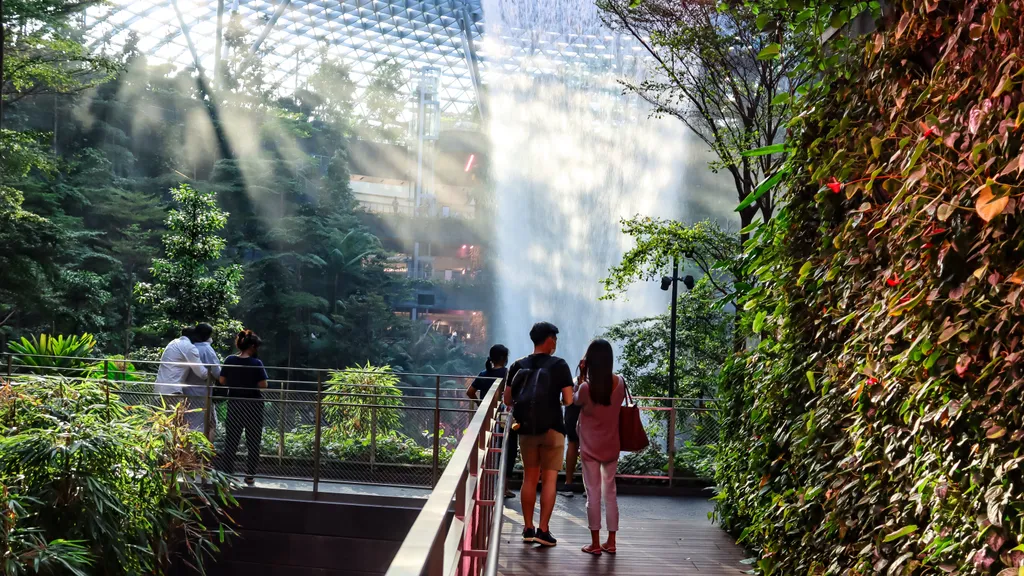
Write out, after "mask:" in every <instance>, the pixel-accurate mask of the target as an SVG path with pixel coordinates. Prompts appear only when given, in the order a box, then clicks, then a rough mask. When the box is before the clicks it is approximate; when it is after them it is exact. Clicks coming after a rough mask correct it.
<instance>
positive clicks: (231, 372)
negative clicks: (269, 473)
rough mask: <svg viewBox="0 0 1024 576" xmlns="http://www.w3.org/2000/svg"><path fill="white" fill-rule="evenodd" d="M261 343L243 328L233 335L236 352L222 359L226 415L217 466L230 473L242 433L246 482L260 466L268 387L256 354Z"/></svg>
mask: <svg viewBox="0 0 1024 576" xmlns="http://www.w3.org/2000/svg"><path fill="white" fill-rule="evenodd" d="M262 343H263V342H262V341H261V340H260V337H259V336H257V335H256V333H255V332H253V331H252V330H243V331H241V332H239V333H238V335H237V336H236V337H235V347H236V348H238V354H232V355H231V356H228V357H227V358H225V359H224V367H223V368H222V369H221V372H220V383H221V385H223V386H227V397H228V417H227V424H226V427H227V432H226V434H225V436H224V451H223V452H221V453H220V454H218V455H217V469H219V470H221V471H223V472H227V473H232V472H234V468H235V454H236V453H237V452H238V444H239V442H241V440H242V433H243V432H244V433H245V451H246V463H245V483H246V484H248V485H250V486H251V485H253V484H254V483H255V478H254V477H255V476H256V472H258V471H259V465H260V444H261V443H262V441H263V394H262V393H261V392H260V390H262V389H264V388H266V387H267V370H266V368H265V367H264V366H263V362H262V361H260V359H259V358H257V356H258V355H259V349H260V345H261V344H262Z"/></svg>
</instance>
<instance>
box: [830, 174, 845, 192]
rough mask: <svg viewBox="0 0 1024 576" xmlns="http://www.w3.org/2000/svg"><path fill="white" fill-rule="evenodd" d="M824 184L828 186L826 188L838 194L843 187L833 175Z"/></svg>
mask: <svg viewBox="0 0 1024 576" xmlns="http://www.w3.org/2000/svg"><path fill="white" fill-rule="evenodd" d="M826 186H828V189H829V190H831V191H832V192H834V193H836V194H839V191H840V190H842V189H843V183H842V182H840V181H838V180H836V177H835V176H833V177H832V178H831V179H830V180H829V181H828V184H826Z"/></svg>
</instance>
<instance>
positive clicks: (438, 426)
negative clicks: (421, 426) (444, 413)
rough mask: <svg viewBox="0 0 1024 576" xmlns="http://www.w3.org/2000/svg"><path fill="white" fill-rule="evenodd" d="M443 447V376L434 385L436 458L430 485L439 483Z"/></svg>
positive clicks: (431, 468)
mask: <svg viewBox="0 0 1024 576" xmlns="http://www.w3.org/2000/svg"><path fill="white" fill-rule="evenodd" d="M440 449H441V376H437V382H436V384H435V385H434V458H433V461H432V464H431V466H430V485H431V487H433V486H436V485H437V477H438V476H437V472H438V464H439V463H440V458H439V456H440Z"/></svg>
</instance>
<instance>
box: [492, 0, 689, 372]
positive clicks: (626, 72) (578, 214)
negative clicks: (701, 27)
mask: <svg viewBox="0 0 1024 576" xmlns="http://www.w3.org/2000/svg"><path fill="white" fill-rule="evenodd" d="M593 1H594V0H545V1H544V2H537V1H536V0H489V1H485V2H484V20H485V30H484V42H483V46H482V49H481V52H483V57H484V58H486V59H488V60H489V66H488V70H489V71H490V72H489V74H490V75H489V77H488V78H487V83H488V93H489V105H488V116H489V118H488V121H489V127H488V128H489V134H490V137H491V141H492V151H491V154H492V169H493V174H492V175H493V177H494V179H495V185H496V194H497V204H498V210H499V218H500V224H499V228H498V230H497V232H496V235H497V255H498V263H497V272H498V278H499V288H498V290H499V296H498V302H499V311H498V312H499V313H498V319H497V322H496V323H495V330H494V332H495V336H496V337H497V339H498V340H497V341H501V342H504V343H505V344H507V345H508V346H509V347H510V349H511V350H512V353H513V355H522V354H525V353H528V352H529V351H530V342H529V339H528V333H529V329H530V326H531V325H532V324H533V323H534V322H536V321H540V320H548V321H551V322H553V323H555V324H556V325H557V326H558V327H559V328H560V330H561V334H560V335H559V339H558V348H559V355H560V356H563V357H565V358H567V359H568V360H569V361H570V365H575V360H576V359H578V358H579V357H580V356H581V355H582V354H583V352H584V351H585V348H586V345H587V343H588V342H589V341H590V340H591V339H592V338H594V337H596V336H599V335H601V334H602V333H603V332H604V331H605V329H606V328H607V327H609V326H611V325H612V324H614V323H616V322H618V321H620V320H624V319H626V318H633V317H638V316H644V315H650V314H656V313H660V312H661V311H663V310H665V308H666V306H667V304H668V297H667V295H666V294H665V293H664V292H661V291H660V289H659V287H658V286H657V285H652V284H648V285H638V286H635V287H634V288H633V289H632V290H631V292H630V293H629V294H628V300H626V301H624V302H622V301H616V302H607V301H599V300H598V298H599V297H600V296H601V295H602V294H603V288H602V286H601V283H600V280H601V279H602V278H604V277H605V276H606V275H607V271H608V269H609V267H611V266H614V265H615V264H617V263H618V262H619V260H620V257H621V256H622V254H623V252H624V251H625V250H628V249H629V247H630V242H629V240H628V239H627V238H625V237H624V235H623V234H622V233H621V231H620V228H621V227H620V224H619V222H620V219H622V218H626V217H630V216H633V215H635V214H643V215H650V216H658V217H664V218H681V217H682V216H683V213H682V212H683V210H684V207H683V199H682V177H683V175H684V174H683V172H684V167H685V166H686V165H687V164H688V161H687V158H686V155H687V154H692V153H693V150H691V149H690V147H689V146H687V145H686V139H685V137H684V134H683V133H682V128H681V124H680V123H679V122H678V121H674V120H669V119H660V120H658V119H648V111H649V108H648V107H647V106H646V104H645V103H643V102H641V101H640V100H639V99H638V98H636V97H634V96H624V95H623V94H622V87H621V85H620V84H618V80H619V79H620V78H622V77H624V76H625V77H628V78H631V79H636V78H637V77H639V75H641V74H642V73H643V70H644V63H643V61H642V57H643V53H642V51H640V50H638V49H637V47H636V45H635V44H633V43H631V42H629V41H628V40H627V39H626V38H616V36H615V34H613V33H612V32H610V31H609V30H607V29H605V28H604V27H603V26H602V24H601V22H600V18H599V14H598V11H597V8H596V7H595V6H594V4H593ZM559 53H561V54H562V55H561V56H560V55H559ZM593 54H602V55H603V57H599V58H594V57H588V55H593ZM690 160H692V159H690Z"/></svg>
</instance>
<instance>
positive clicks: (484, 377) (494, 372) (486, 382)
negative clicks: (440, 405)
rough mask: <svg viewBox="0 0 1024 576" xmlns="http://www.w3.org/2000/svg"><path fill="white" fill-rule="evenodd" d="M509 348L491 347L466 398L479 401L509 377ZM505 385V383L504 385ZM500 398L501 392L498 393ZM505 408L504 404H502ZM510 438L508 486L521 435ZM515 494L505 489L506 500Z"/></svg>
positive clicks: (467, 391) (512, 434)
mask: <svg viewBox="0 0 1024 576" xmlns="http://www.w3.org/2000/svg"><path fill="white" fill-rule="evenodd" d="M507 366H508V348H506V347H505V346H502V345H501V344H495V345H494V346H491V352H490V354H488V356H487V364H486V366H485V368H486V370H484V371H483V372H481V373H480V374H479V375H478V376H477V377H476V379H475V380H473V383H472V384H471V385H470V386H469V388H467V389H466V396H469V397H470V398H472V399H474V400H477V399H479V398H482V397H483V396H486V395H487V391H488V390H490V389H491V386H493V385H494V383H495V382H497V381H498V378H501V379H502V380H504V379H506V378H507V377H508V368H507ZM502 385H504V383H503V384H502ZM498 395H499V397H500V396H501V391H500V390H499V391H498ZM502 406H504V404H502ZM508 432H509V438H508V443H509V444H508V453H507V454H508V455H507V460H506V464H505V485H506V486H507V485H508V481H509V480H510V479H511V478H512V469H513V468H515V466H516V459H517V458H518V457H519V433H518V432H516V431H515V430H509V431H508ZM515 495H516V494H515V492H513V491H511V490H509V489H508V488H506V489H505V498H513V497H515Z"/></svg>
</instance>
